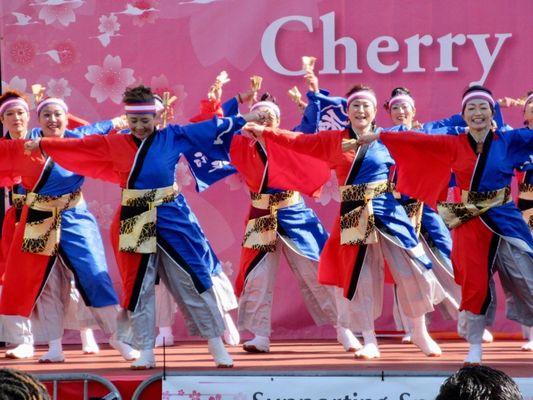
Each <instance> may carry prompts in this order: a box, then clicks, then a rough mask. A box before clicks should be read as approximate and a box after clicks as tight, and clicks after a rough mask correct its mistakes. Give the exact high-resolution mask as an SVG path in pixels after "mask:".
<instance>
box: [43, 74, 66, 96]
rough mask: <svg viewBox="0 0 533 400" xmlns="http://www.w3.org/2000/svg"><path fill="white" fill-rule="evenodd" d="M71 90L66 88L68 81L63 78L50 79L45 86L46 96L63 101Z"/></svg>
mask: <svg viewBox="0 0 533 400" xmlns="http://www.w3.org/2000/svg"><path fill="white" fill-rule="evenodd" d="M71 93H72V89H71V88H70V87H69V86H68V81H67V80H66V79H65V78H60V79H50V80H49V81H48V83H47V84H46V94H47V95H48V96H50V97H59V98H60V99H64V98H65V97H68V96H70V95H71Z"/></svg>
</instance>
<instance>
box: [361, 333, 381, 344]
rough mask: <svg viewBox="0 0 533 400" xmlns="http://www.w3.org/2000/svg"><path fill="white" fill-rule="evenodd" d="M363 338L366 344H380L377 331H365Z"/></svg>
mask: <svg viewBox="0 0 533 400" xmlns="http://www.w3.org/2000/svg"><path fill="white" fill-rule="evenodd" d="M363 340H364V343H365V346H366V345H367V344H375V345H377V344H378V340H377V339H376V332H374V331H363Z"/></svg>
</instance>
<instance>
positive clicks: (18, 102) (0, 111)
mask: <svg viewBox="0 0 533 400" xmlns="http://www.w3.org/2000/svg"><path fill="white" fill-rule="evenodd" d="M17 106H18V107H22V108H23V109H24V110H26V112H27V113H29V112H30V108H29V107H28V103H26V101H25V100H24V99H23V98H21V97H16V98H12V99H11V100H8V101H5V102H4V103H2V105H1V106H0V115H4V113H5V112H6V111H7V110H9V109H11V108H14V107H17Z"/></svg>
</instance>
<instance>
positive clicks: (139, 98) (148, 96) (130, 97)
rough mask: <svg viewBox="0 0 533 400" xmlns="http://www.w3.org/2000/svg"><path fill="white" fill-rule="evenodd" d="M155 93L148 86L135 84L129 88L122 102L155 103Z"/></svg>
mask: <svg viewBox="0 0 533 400" xmlns="http://www.w3.org/2000/svg"><path fill="white" fill-rule="evenodd" d="M153 101H154V93H153V92H152V89H151V88H149V87H148V86H143V85H139V86H135V87H132V88H127V89H126V90H125V91H124V95H123V96H122V102H124V103H126V104H132V103H153Z"/></svg>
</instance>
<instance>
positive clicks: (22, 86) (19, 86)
mask: <svg viewBox="0 0 533 400" xmlns="http://www.w3.org/2000/svg"><path fill="white" fill-rule="evenodd" d="M27 85H28V81H27V80H26V79H24V78H21V77H19V76H18V75H15V76H14V77H13V78H11V80H10V81H9V82H5V81H2V91H3V92H4V91H6V90H9V89H13V90H17V91H19V92H22V93H24V92H25V91H26V86H27Z"/></svg>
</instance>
